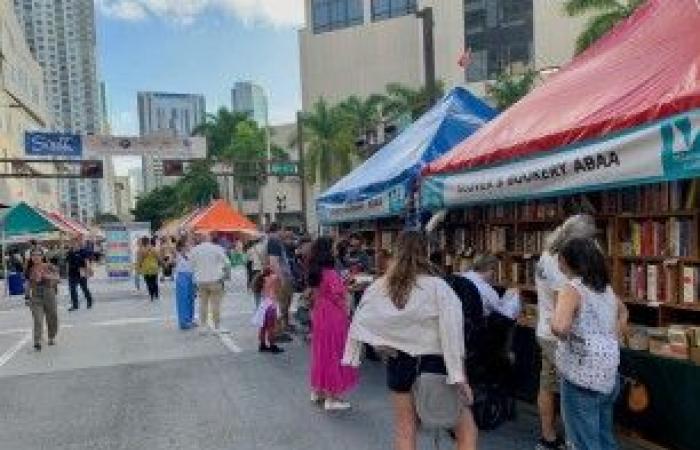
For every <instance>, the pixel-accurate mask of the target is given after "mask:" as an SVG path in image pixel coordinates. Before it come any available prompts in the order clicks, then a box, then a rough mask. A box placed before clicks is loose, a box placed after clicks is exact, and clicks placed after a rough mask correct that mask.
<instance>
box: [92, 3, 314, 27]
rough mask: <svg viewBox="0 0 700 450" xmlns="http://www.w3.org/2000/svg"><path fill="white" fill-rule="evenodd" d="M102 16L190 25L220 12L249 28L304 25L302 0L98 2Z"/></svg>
mask: <svg viewBox="0 0 700 450" xmlns="http://www.w3.org/2000/svg"><path fill="white" fill-rule="evenodd" d="M98 4H99V9H100V11H101V12H102V14H104V15H106V16H108V17H113V18H117V19H122V20H132V21H134V20H144V19H146V18H148V17H149V16H154V17H161V18H165V19H168V20H172V21H174V22H177V23H183V24H189V23H192V22H193V21H194V20H196V18H197V17H198V16H199V15H201V14H203V13H205V12H207V11H210V12H221V13H225V14H229V15H231V16H233V17H236V18H238V19H240V20H242V21H243V22H245V23H247V24H254V23H263V24H268V25H273V26H276V27H289V26H299V25H301V24H302V23H303V21H304V1H303V0H98Z"/></svg>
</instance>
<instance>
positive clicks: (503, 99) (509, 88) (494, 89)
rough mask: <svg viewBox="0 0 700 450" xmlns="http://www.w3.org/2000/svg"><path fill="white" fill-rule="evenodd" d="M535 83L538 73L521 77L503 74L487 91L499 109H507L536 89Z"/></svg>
mask: <svg viewBox="0 0 700 450" xmlns="http://www.w3.org/2000/svg"><path fill="white" fill-rule="evenodd" d="M535 81H537V72H535V71H534V70H527V71H526V72H525V73H523V74H519V75H513V74H509V73H502V74H501V75H499V76H498V77H497V78H496V82H495V83H494V84H492V85H490V86H488V87H487V91H488V94H489V96H490V97H491V98H493V99H494V101H495V102H496V106H497V107H498V108H499V109H507V108H509V107H510V106H511V105H513V104H514V103H516V102H517V101H518V100H520V99H521V98H523V97H525V96H526V95H527V94H528V93H529V92H530V91H531V90H532V88H533V87H534V85H535Z"/></svg>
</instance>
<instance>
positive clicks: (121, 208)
mask: <svg viewBox="0 0 700 450" xmlns="http://www.w3.org/2000/svg"><path fill="white" fill-rule="evenodd" d="M113 192H114V214H116V216H117V217H119V218H120V219H121V220H123V221H125V222H128V221H130V220H132V216H131V209H132V208H133V203H134V201H133V196H132V189H131V178H130V177H128V176H115V177H114V189H113Z"/></svg>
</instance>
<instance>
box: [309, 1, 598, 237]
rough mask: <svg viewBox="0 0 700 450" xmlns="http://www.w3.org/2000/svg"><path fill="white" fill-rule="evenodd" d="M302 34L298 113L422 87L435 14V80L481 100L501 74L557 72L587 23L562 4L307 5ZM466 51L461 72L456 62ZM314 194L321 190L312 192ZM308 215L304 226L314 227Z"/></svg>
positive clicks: (316, 2) (336, 2)
mask: <svg viewBox="0 0 700 450" xmlns="http://www.w3.org/2000/svg"><path fill="white" fill-rule="evenodd" d="M305 5H306V26H305V27H304V28H303V29H302V30H300V31H299V45H300V60H301V61H300V66H301V84H302V107H303V109H304V110H305V111H308V110H310V109H311V108H312V107H313V105H314V103H316V102H317V101H318V100H319V99H320V98H325V99H326V100H327V101H329V102H330V103H331V104H333V103H337V102H339V101H342V100H344V99H346V98H347V97H349V96H351V95H357V96H360V97H364V98H366V97H368V96H369V95H372V94H377V93H383V92H384V91H385V87H386V85H387V84H388V83H392V82H399V83H402V84H405V85H407V86H409V87H412V88H414V89H416V88H420V87H422V86H423V85H424V84H425V69H424V55H423V28H422V20H421V19H419V18H418V17H417V16H416V12H417V11H419V10H421V9H422V8H425V7H432V8H433V15H434V21H433V23H434V44H435V72H436V78H437V79H438V80H442V81H443V82H444V84H445V88H446V89H448V90H449V89H451V88H452V87H455V86H464V87H467V88H468V89H470V90H471V91H472V92H474V93H475V94H476V95H479V96H485V95H486V85H487V83H488V82H489V81H491V80H493V79H494V78H495V76H496V75H497V74H498V73H500V72H502V71H504V70H507V71H511V72H512V73H517V72H518V71H521V70H524V69H525V68H527V67H529V68H533V69H535V70H542V69H546V68H553V67H558V66H561V65H563V64H565V63H567V62H568V61H570V60H571V58H572V57H573V55H574V46H575V41H576V37H577V36H578V34H579V33H580V31H581V30H582V28H583V25H584V23H585V19H584V18H575V19H574V18H570V17H568V16H566V15H565V13H564V9H563V8H564V6H563V5H564V0H305ZM469 48H471V54H472V57H471V64H469V65H468V66H467V69H466V70H465V69H464V68H463V67H461V66H460V65H459V60H460V59H461V57H462V55H463V54H464V53H465V50H466V49H469ZM312 190H313V191H314V193H315V194H318V193H319V192H320V191H321V190H322V189H321V187H320V186H315V187H314V189H312ZM314 212H315V208H313V207H312V208H309V223H311V224H312V226H313V224H314V223H315V214H314Z"/></svg>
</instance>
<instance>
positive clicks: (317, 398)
mask: <svg viewBox="0 0 700 450" xmlns="http://www.w3.org/2000/svg"><path fill="white" fill-rule="evenodd" d="M310 399H311V403H321V402H322V401H323V400H324V399H323V397H322V396H321V395H319V394H318V393H316V392H312V393H311V397H310Z"/></svg>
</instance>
